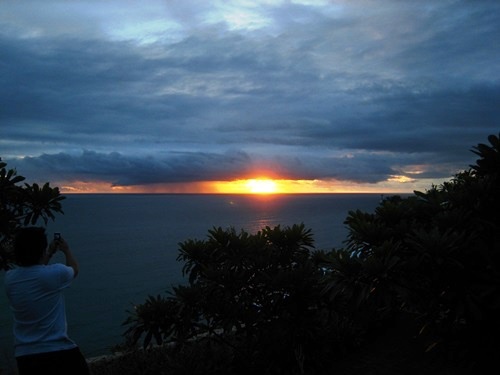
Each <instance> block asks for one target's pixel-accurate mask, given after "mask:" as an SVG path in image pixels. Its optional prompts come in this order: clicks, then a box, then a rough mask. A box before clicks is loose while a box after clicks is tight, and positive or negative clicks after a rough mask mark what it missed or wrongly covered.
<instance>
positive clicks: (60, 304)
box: [5, 264, 76, 357]
mask: <svg viewBox="0 0 500 375" xmlns="http://www.w3.org/2000/svg"><path fill="white" fill-rule="evenodd" d="M73 278H74V271H73V268H71V267H68V266H65V265H63V264H51V265H35V266H30V267H17V268H14V269H11V270H9V271H7V272H6V273H5V289H6V292H7V297H8V299H9V302H10V306H11V309H12V311H13V313H14V346H15V353H14V354H15V356H16V357H19V356H23V355H29V354H36V353H46V352H53V351H58V350H67V349H72V348H75V347H76V344H75V343H74V342H73V341H71V340H70V338H69V337H68V334H67V323H66V311H65V304H64V296H63V293H62V291H63V289H65V288H67V287H69V286H70V284H71V281H72V280H73Z"/></svg>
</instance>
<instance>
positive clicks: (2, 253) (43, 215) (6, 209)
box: [0, 159, 64, 270]
mask: <svg viewBox="0 0 500 375" xmlns="http://www.w3.org/2000/svg"><path fill="white" fill-rule="evenodd" d="M24 180H25V177H23V176H20V175H18V174H17V171H16V170H15V169H7V163H5V162H2V160H1V159H0V267H1V268H2V269H4V270H5V269H8V267H9V264H10V263H12V260H13V259H12V249H11V247H12V245H11V242H12V237H13V235H14V233H15V232H16V230H18V229H19V228H20V227H22V226H27V225H35V224H36V223H37V222H38V221H40V220H42V221H43V222H44V224H45V225H46V224H47V222H48V220H49V219H52V220H54V219H55V215H54V214H55V213H63V210H62V205H61V201H62V200H63V199H64V197H63V196H61V195H60V193H59V189H58V188H57V187H54V188H53V187H51V186H50V184H49V183H48V182H47V183H45V184H44V185H43V186H39V185H38V184H36V183H33V184H27V183H24V184H22V185H21V183H22V182H23V181H24Z"/></svg>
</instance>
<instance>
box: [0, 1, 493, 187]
mask: <svg viewBox="0 0 500 375" xmlns="http://www.w3.org/2000/svg"><path fill="white" fill-rule="evenodd" d="M28 3H29V6H30V7H31V8H30V11H26V6H27V5H24V6H21V5H20V4H19V3H17V2H15V3H14V2H5V3H2V4H0V50H1V51H2V65H1V70H0V84H1V85H2V90H1V91H0V103H2V106H1V108H0V126H1V132H2V139H0V149H1V151H0V152H1V156H2V157H3V158H4V159H6V160H7V161H8V160H13V161H15V162H16V163H17V164H19V165H20V166H21V165H22V166H23V167H25V168H27V169H28V170H29V171H30V172H31V171H33V173H36V174H37V175H41V176H51V177H53V178H54V180H55V181H57V179H58V178H60V176H62V175H64V178H65V179H66V180H68V179H70V178H73V179H80V180H82V179H87V180H89V181H90V180H92V179H103V180H105V181H109V182H110V183H112V184H115V185H119V184H122V185H134V184H137V185H144V184H151V183H159V182H183V181H185V182H190V181H201V180H229V179H233V178H242V177H244V176H245V175H248V174H250V173H255V171H256V170H257V169H259V168H260V169H261V170H262V169H265V170H267V171H268V173H270V174H274V175H276V176H282V177H289V178H296V179H337V180H341V181H342V180H343V181H350V182H353V181H354V182H357V183H377V182H380V181H387V180H388V179H389V178H391V176H394V175H403V176H407V177H408V178H410V177H411V178H415V176H417V175H416V174H412V173H413V172H411V171H412V170H414V169H415V168H417V167H416V166H419V168H421V169H422V170H421V171H420V172H419V173H420V174H419V175H418V178H434V179H445V178H449V177H451V175H452V174H453V173H455V172H456V171H458V170H459V169H461V168H462V169H463V168H466V167H467V166H468V164H470V163H471V160H472V159H471V154H470V152H469V149H470V148H471V147H472V146H473V145H475V144H477V143H479V142H484V140H485V139H486V137H487V135H488V134H492V133H497V132H498V126H499V119H500V73H499V71H498V63H497V61H499V60H500V50H499V49H498V48H497V47H496V40H498V35H500V26H499V25H500V5H498V4H497V3H495V2H488V1H484V2H468V1H454V2H440V3H436V2H433V1H429V2H427V1H422V2H417V3H415V2H406V1H402V2H393V1H381V2H377V5H376V6H375V5H374V4H373V3H372V2H369V1H352V2H343V1H335V2H314V3H311V2H308V1H292V2H289V1H271V2H269V1H266V2H264V1H263V2H252V3H246V2H242V3H239V2H234V3H233V2H231V5H228V3H227V2H219V1H207V2H203V5H201V6H200V5H199V2H190V1H182V2H181V1H174V2H169V3H168V4H166V3H164V2H155V1H153V2H148V5H144V6H141V7H138V6H137V5H136V4H135V2H112V1H111V2H106V3H105V5H104V4H103V3H102V2H91V1H88V2H83V1H77V2H71V3H67V2H60V1H48V2H44V4H43V9H41V8H40V7H41V5H40V3H38V2H27V3H26V4H28ZM195 5H196V6H195ZM238 14H239V15H240V16H241V17H240V18H238V17H237V16H238ZM259 19H260V20H262V22H260V21H259V22H257V21H258V20H259ZM238 20H239V21H238ZM23 158H24V159H23ZM139 171H140V172H139ZM409 171H410V172H409ZM25 174H26V175H27V174H28V173H25Z"/></svg>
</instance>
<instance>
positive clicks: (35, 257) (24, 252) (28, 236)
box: [14, 227, 48, 266]
mask: <svg viewBox="0 0 500 375" xmlns="http://www.w3.org/2000/svg"><path fill="white" fill-rule="evenodd" d="M47 245H48V242H47V236H46V234H45V229H44V228H42V227H29V228H22V229H20V230H19V232H18V233H17V235H16V237H15V239H14V254H15V259H16V263H17V264H18V265H20V266H33V265H35V264H39V263H40V260H41V259H42V256H43V253H44V252H45V250H46V249H47Z"/></svg>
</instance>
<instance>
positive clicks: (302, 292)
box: [125, 224, 355, 373]
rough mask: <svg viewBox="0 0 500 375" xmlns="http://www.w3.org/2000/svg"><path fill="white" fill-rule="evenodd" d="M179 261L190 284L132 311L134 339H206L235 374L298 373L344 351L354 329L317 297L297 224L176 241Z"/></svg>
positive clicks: (309, 253) (319, 273)
mask: <svg viewBox="0 0 500 375" xmlns="http://www.w3.org/2000/svg"><path fill="white" fill-rule="evenodd" d="M178 260H180V261H183V262H184V263H185V265H184V269H183V272H184V275H185V276H187V278H188V282H189V284H188V285H184V286H177V287H174V288H173V291H172V294H171V295H170V296H169V297H167V298H163V297H161V296H157V297H152V296H150V297H149V298H148V299H147V301H146V302H145V303H144V304H141V305H137V306H135V309H134V311H133V312H132V313H131V314H130V316H129V318H128V319H127V321H126V323H125V324H126V325H129V328H128V330H127V332H126V335H128V336H129V337H131V339H132V341H133V342H137V341H138V340H139V339H140V337H141V336H142V335H144V340H143V343H144V346H146V347H147V346H148V345H150V344H151V343H152V340H153V338H154V339H155V340H156V343H158V344H162V343H163V342H165V341H167V342H176V343H178V344H180V345H181V346H182V345H186V343H189V342H190V340H191V341H192V340H193V339H196V341H197V342H198V343H199V342H200V341H202V340H205V341H206V342H208V343H211V344H212V345H218V347H219V348H221V349H220V350H224V351H227V350H230V352H231V357H232V358H233V360H232V361H231V363H230V365H229V366H231V369H232V371H233V373H255V371H263V370H264V369H265V371H266V373H278V372H280V371H285V370H287V369H288V370H289V373H303V371H304V369H305V368H309V369H311V368H316V369H317V368H319V367H321V366H322V365H324V364H325V363H326V361H325V359H324V358H323V360H317V359H319V358H321V357H325V353H327V352H328V353H331V352H332V351H334V352H335V351H336V352H338V353H340V352H342V350H348V346H345V347H342V345H345V344H346V343H347V340H345V339H346V338H347V337H349V336H352V335H354V334H355V329H352V327H351V326H350V325H349V324H345V322H346V320H347V317H344V316H341V315H340V314H339V313H337V312H336V311H334V310H331V309H329V308H328V306H327V305H326V304H325V303H324V302H323V300H322V297H321V295H322V285H321V283H320V282H319V280H320V279H321V278H322V277H323V276H324V272H323V270H322V267H321V255H320V254H319V253H318V252H314V251H313V239H312V235H311V230H310V229H306V228H305V227H304V225H303V224H300V225H293V226H292V227H285V228H281V227H280V226H276V227H274V228H270V227H266V228H264V229H262V230H261V231H259V232H258V233H256V234H249V233H247V232H245V231H244V230H242V231H241V232H237V231H236V230H235V229H234V228H229V229H226V230H224V229H222V228H214V229H212V230H210V231H209V236H208V239H207V240H205V241H199V240H187V241H185V242H183V243H181V244H180V253H179V256H178ZM340 337H342V338H343V339H342V340H340V339H339V338H340ZM353 341H355V339H353ZM330 357H332V356H331V355H330ZM331 359H332V358H330V360H331ZM198 360H203V359H202V358H199V359H198ZM205 360H207V361H209V362H210V358H205Z"/></svg>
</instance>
